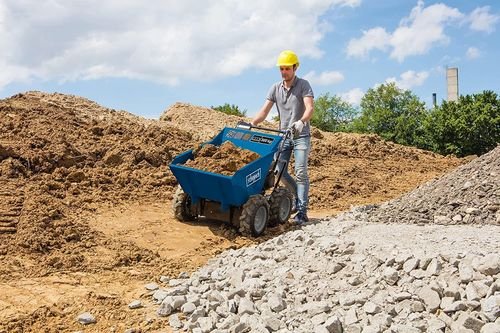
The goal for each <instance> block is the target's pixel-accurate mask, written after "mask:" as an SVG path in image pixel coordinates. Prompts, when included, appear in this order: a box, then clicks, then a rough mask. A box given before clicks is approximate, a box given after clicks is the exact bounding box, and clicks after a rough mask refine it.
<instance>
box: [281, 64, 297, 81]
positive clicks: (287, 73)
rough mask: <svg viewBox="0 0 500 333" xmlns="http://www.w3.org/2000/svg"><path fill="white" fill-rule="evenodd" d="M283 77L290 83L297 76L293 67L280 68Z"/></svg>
mask: <svg viewBox="0 0 500 333" xmlns="http://www.w3.org/2000/svg"><path fill="white" fill-rule="evenodd" d="M280 73H281V77H282V78H283V80H285V81H290V80H291V79H293V77H294V76H295V71H294V68H293V66H280Z"/></svg>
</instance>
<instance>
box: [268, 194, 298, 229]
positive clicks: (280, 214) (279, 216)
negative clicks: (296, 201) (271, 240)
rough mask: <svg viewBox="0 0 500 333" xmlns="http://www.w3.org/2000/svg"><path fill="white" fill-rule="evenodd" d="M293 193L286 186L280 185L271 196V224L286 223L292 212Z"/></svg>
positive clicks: (271, 225) (272, 225) (273, 225)
mask: <svg viewBox="0 0 500 333" xmlns="http://www.w3.org/2000/svg"><path fill="white" fill-rule="evenodd" d="M292 202H293V195H292V193H291V192H290V191H289V190H288V189H287V188H285V187H278V188H276V189H275V190H274V192H273V193H272V194H271V195H270V196H269V209H270V217H269V226H270V227H275V226H277V225H279V224H283V223H286V222H287V221H288V219H289V218H290V215H291V214H292Z"/></svg>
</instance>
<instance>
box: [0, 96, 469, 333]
mask: <svg viewBox="0 0 500 333" xmlns="http://www.w3.org/2000/svg"><path fill="white" fill-rule="evenodd" d="M239 120H241V118H239V117H235V116H228V115H225V114H223V113H220V112H217V111H214V110H211V109H208V108H203V107H197V106H193V105H190V104H183V103H177V104H175V105H172V106H171V107H169V108H168V109H167V110H165V112H164V113H163V115H162V116H161V117H160V119H158V120H148V119H144V118H141V117H137V116H134V115H132V114H129V113H127V112H124V111H116V110H110V109H107V108H105V107H103V106H100V105H98V104H96V103H94V102H92V101H89V100H87V99H85V98H81V97H77V96H71V95H62V94H45V93H41V92H29V93H24V94H19V95H16V96H13V97H11V98H8V99H4V100H0V221H4V222H2V223H4V224H3V225H0V227H1V228H3V231H4V232H3V233H0V277H1V279H0V295H1V297H0V332H77V331H82V332H124V331H125V330H127V329H132V328H133V329H135V330H136V332H170V330H169V328H168V324H167V322H168V318H160V317H158V316H157V315H156V309H157V306H156V305H154V304H151V303H148V302H149V301H148V299H150V298H145V297H144V296H145V295H146V294H148V293H150V292H149V291H148V290H146V289H145V285H146V284H148V283H151V282H156V283H159V284H160V283H161V282H160V278H161V277H162V276H165V277H167V278H176V277H178V276H179V274H181V273H183V272H185V273H190V272H193V271H194V270H196V269H197V268H198V267H200V266H201V265H203V264H205V263H206V262H207V260H208V259H210V258H212V257H214V256H215V255H217V254H218V253H220V252H222V251H224V250H227V249H230V248H240V247H244V246H249V245H252V244H255V243H256V242H262V241H265V240H267V239H269V238H272V237H273V236H276V235H278V234H281V233H283V232H286V231H287V230H290V229H293V228H296V227H295V226H293V225H292V224H287V225H282V226H278V227H276V228H272V229H268V230H267V231H266V233H265V235H264V236H263V237H260V238H258V239H254V238H248V237H243V236H241V235H239V234H238V233H237V232H236V230H235V229H234V228H233V227H231V226H229V225H227V224H225V223H222V222H217V221H205V220H200V221H196V222H193V223H181V222H179V221H177V220H175V218H174V217H173V214H172V209H171V202H170V201H171V199H172V195H173V193H174V191H175V189H176V187H177V182H176V180H175V177H174V176H173V175H172V173H171V172H170V170H169V168H168V164H169V162H170V161H171V160H172V158H173V157H175V156H176V155H177V154H179V153H181V152H182V151H185V150H187V149H191V148H195V147H197V146H198V145H199V144H200V143H202V142H205V141H206V140H208V139H210V138H211V137H212V136H213V135H215V134H217V133H218V132H219V131H220V130H221V129H222V128H223V127H224V126H234V125H235V124H236V123H237V121H239ZM247 120H248V119H247ZM268 125H269V126H276V125H275V124H268ZM312 142H313V143H312V144H313V148H312V151H311V157H310V180H311V192H310V213H309V214H310V217H311V218H312V219H320V218H322V217H326V216H333V215H335V214H337V213H338V212H341V211H345V210H348V209H349V208H350V207H352V206H357V205H365V204H374V203H381V202H384V201H387V200H389V199H392V198H396V197H399V196H401V195H402V194H404V193H406V192H408V191H410V190H412V189H414V188H415V187H417V186H418V185H420V184H422V183H424V182H426V181H428V180H431V179H433V178H436V177H438V176H440V175H442V174H444V173H447V172H449V171H451V170H453V169H454V168H456V167H457V166H459V165H460V164H463V163H465V162H466V161H467V160H469V159H457V158H455V157H444V156H440V155H437V154H433V153H430V152H426V151H422V150H418V149H415V148H411V147H404V146H400V145H396V144H393V143H391V142H386V141H384V140H382V139H381V138H380V137H378V136H376V135H359V134H346V133H326V132H322V131H319V130H317V129H314V130H313V140H312ZM1 228H0V231H1V230H2V229H1ZM138 299H139V300H141V301H142V303H143V304H142V307H141V308H140V309H135V310H131V309H129V308H128V304H129V303H130V302H132V301H133V300H138ZM84 312H91V313H92V315H93V316H94V317H95V318H96V320H97V322H96V323H95V324H92V325H87V326H84V325H82V324H80V323H78V322H77V320H76V318H77V316H78V315H79V314H81V313H84Z"/></svg>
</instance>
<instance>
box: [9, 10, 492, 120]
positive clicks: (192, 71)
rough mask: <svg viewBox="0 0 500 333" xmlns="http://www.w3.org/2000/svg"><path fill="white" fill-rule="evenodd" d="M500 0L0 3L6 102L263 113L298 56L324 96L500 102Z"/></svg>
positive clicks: (301, 72) (156, 112)
mask: <svg viewBox="0 0 500 333" xmlns="http://www.w3.org/2000/svg"><path fill="white" fill-rule="evenodd" d="M499 31H500V1H498V0H489V1H486V0H475V1H470V0H456V1H451V0H450V1H409V0H384V1H377V0H288V1H284V0H274V1H270V0H253V1H237V0H217V1H216V0H205V1H203V2H200V1H198V0H183V1H177V0H162V1H160V0H151V1H139V0H105V1H102V0H99V1H97V0H46V1H40V0H0V50H1V52H0V98H6V97H10V96H12V95H14V94H17V93H21V92H25V91H30V90H39V91H44V92H48V93H52V92H59V93H64V94H73V95H78V96H82V97H85V98H88V99H90V100H93V101H95V102H97V103H99V104H101V105H102V106H105V107H108V108H112V109H116V110H126V111H128V112H131V113H133V114H136V115H139V116H143V117H146V118H152V119H157V118H158V117H159V116H160V115H161V114H162V113H163V112H164V111H165V110H166V109H168V107H169V106H171V105H172V104H174V103H176V102H184V103H191V104H194V105H198V106H205V107H211V106H219V105H224V104H226V103H229V104H234V105H236V106H238V108H239V109H240V110H242V111H245V112H246V114H247V115H248V116H253V115H255V113H256V112H257V111H258V110H259V109H260V107H261V106H262V105H263V103H264V101H265V97H266V95H267V91H268V90H269V87H270V86H271V85H272V84H273V83H275V82H278V81H279V80H280V74H279V71H278V68H277V67H276V59H277V56H278V54H279V53H280V52H281V51H282V50H287V49H288V50H293V51H294V52H296V53H297V55H298V56H299V59H300V67H299V69H298V71H297V75H298V76H299V77H302V78H305V79H307V80H309V82H310V83H311V86H312V88H313V91H314V94H315V96H316V97H319V96H322V95H324V94H327V93H328V94H330V95H338V96H340V97H341V98H342V99H344V100H346V101H348V102H349V103H351V104H353V105H354V106H358V105H359V103H360V100H361V98H362V96H363V95H364V94H365V93H366V91H367V90H368V89H370V88H374V87H377V86H378V85H380V84H383V83H386V82H395V83H396V84H397V85H398V86H399V87H400V88H402V89H409V90H411V91H412V92H413V93H415V94H416V95H417V96H418V97H419V98H420V99H421V100H422V101H423V102H425V103H426V104H427V105H428V106H429V107H430V106H431V105H432V94H433V93H436V94H437V100H438V103H439V102H440V101H441V100H443V99H446V98H447V91H446V68H447V67H457V68H458V73H459V74H458V76H459V92H460V94H462V95H463V94H474V93H480V92H482V91H483V90H493V91H495V92H496V93H498V94H500V69H499V60H500V32H499Z"/></svg>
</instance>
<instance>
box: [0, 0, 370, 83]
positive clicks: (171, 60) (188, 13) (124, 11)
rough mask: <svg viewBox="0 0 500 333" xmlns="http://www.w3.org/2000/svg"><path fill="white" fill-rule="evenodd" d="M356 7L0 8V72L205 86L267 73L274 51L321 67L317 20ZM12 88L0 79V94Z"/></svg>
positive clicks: (17, 4) (52, 4) (89, 4)
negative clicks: (243, 75)
mask: <svg viewBox="0 0 500 333" xmlns="http://www.w3.org/2000/svg"><path fill="white" fill-rule="evenodd" d="M359 3H360V1H359V0H310V1H305V0H291V1H289V2H287V5H286V6H282V4H280V3H278V2H274V1H267V0H254V1H250V2H238V1H231V0H208V1H205V2H203V5H200V2H199V1H195V0H184V1H173V0H169V1H153V2H148V3H147V5H145V4H144V2H142V1H139V0H108V1H100V0H99V1H98V0H87V1H38V0H23V1H19V0H2V1H1V2H0V49H1V50H2V52H0V64H2V63H3V64H5V65H6V66H8V67H9V68H16V69H20V70H22V72H23V73H27V76H28V78H32V79H34V78H39V79H42V80H62V81H64V80H79V79H92V78H101V77H126V78H132V79H143V80H150V81H155V82H162V83H166V84H177V83H179V82H182V81H185V80H195V81H199V80H213V79H215V78H218V77H226V76H232V75H238V74H239V73H241V72H242V71H244V70H247V69H249V68H268V67H272V66H274V64H275V61H276V56H277V54H278V53H279V52H280V51H281V50H283V49H292V50H295V51H296V52H297V53H298V54H299V56H300V58H301V59H304V58H319V57H321V56H322V51H321V50H320V49H319V46H318V45H319V42H320V41H321V40H322V38H323V37H324V35H325V33H326V32H327V30H328V29H329V27H328V25H327V24H326V23H325V22H324V21H322V19H321V16H322V15H323V14H324V13H325V12H326V11H328V10H330V9H331V8H332V7H335V6H357V5H359ZM277 14H278V15H277ZM283 27H286V33H284V31H283V29H284V28H283ZM2 69H3V67H2ZM14 80H16V78H15V77H12V76H10V75H6V74H5V72H4V71H3V70H2V71H0V82H1V83H2V84H3V85H5V84H8V83H9V82H12V81H14ZM0 88H1V86H0Z"/></svg>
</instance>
